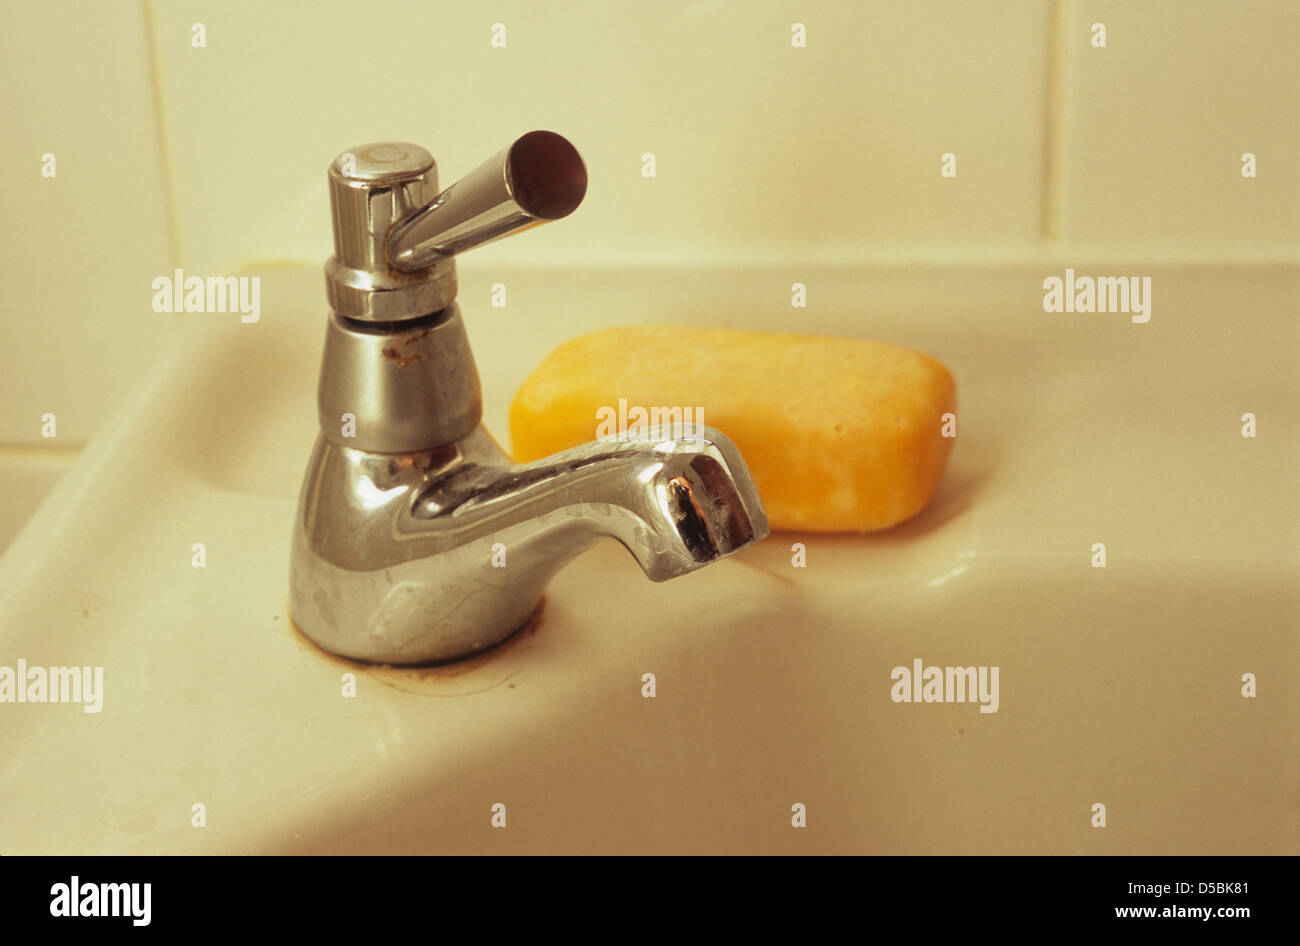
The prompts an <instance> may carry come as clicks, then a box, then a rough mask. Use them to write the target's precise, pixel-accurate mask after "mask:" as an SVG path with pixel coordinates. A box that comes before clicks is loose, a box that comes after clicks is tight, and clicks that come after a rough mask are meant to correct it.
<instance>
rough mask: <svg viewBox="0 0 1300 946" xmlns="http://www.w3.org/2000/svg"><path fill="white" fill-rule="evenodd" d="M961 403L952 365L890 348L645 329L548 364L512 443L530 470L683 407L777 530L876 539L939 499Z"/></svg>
mask: <svg viewBox="0 0 1300 946" xmlns="http://www.w3.org/2000/svg"><path fill="white" fill-rule="evenodd" d="M620 401H623V402H624V403H623V404H622V405H620ZM956 404H957V401H956V388H955V386H954V384H953V379H952V375H951V374H950V373H949V371H948V369H947V368H946V367H944V366H943V365H942V364H941V363H939V362H938V361H935V360H934V359H933V358H929V357H927V356H926V355H922V354H920V353H919V352H915V351H911V350H909V349H906V348H898V347H896V346H894V345H886V344H884V343H882V342H874V341H866V340H863V339H854V338H827V337H824V336H816V335H787V334H776V333H769V332H742V331H733V330H729V329H704V328H686V327H682V326H668V325H645V326H631V327H625V328H613V329H605V330H603V331H599V332H593V333H591V334H590V335H583V336H581V337H580V338H575V339H573V340H572V341H570V342H566V343H565V344H563V345H561V346H560V347H559V348H557V349H555V351H553V352H551V353H550V354H549V355H547V356H546V358H545V360H543V361H542V363H541V364H540V365H539V366H538V367H537V369H536V370H535V371H534V372H533V373H532V375H531V376H530V377H529V378H528V380H527V381H525V382H524V383H523V386H522V387H520V389H519V391H518V392H517V393H516V394H515V398H514V401H513V402H512V403H511V405H510V441H511V444H512V447H513V451H514V457H515V460H516V461H518V462H521V463H522V462H528V461H530V460H537V459H541V458H542V457H545V456H549V455H550V454H552V453H557V452H559V451H561V450H565V449H568V448H569V447H575V446H577V445H579V444H583V443H587V442H588V441H591V440H595V439H598V438H599V437H601V436H609V435H610V434H611V433H616V432H617V427H618V426H620V425H621V424H622V423H623V422H624V421H623V419H624V418H628V420H627V421H626V424H627V426H628V427H633V426H635V421H636V420H637V419H639V417H640V415H639V414H638V411H637V409H638V408H639V409H640V410H641V411H642V412H643V413H644V414H646V415H649V417H650V418H656V417H657V418H658V419H659V420H660V421H664V420H667V419H668V418H669V417H671V418H672V419H673V420H676V419H677V416H678V415H677V414H676V413H670V412H669V411H668V409H670V408H680V409H682V419H683V420H685V421H688V422H695V423H703V424H705V425H707V426H710V427H715V428H717V429H718V430H720V431H722V432H723V433H724V434H726V435H727V436H729V437H730V438H731V439H732V440H733V441H734V442H735V444H736V446H737V447H739V448H740V451H741V453H743V454H744V456H745V461H746V462H747V463H748V464H749V469H750V472H751V473H752V474H753V476H754V482H755V484H756V485H757V486H758V492H759V495H760V496H761V497H762V499H763V505H764V507H765V508H766V510H767V516H768V520H769V522H770V523H771V526H772V528H773V529H795V530H803V531H812V532H871V531H875V530H877V529H887V528H889V527H890V526H892V525H896V524H897V523H900V522H902V521H903V520H904V519H908V518H910V517H912V516H914V515H916V514H917V513H918V512H920V511H921V509H922V508H923V507H924V506H925V504H926V502H927V501H929V499H930V496H931V495H932V494H933V493H934V490H935V487H936V486H937V485H938V483H939V478H940V477H941V476H942V475H943V470H944V466H945V465H946V464H947V462H948V452H949V451H950V450H951V449H952V442H953V435H954V434H955V428H956V424H955V412H956V409H957V408H956ZM687 408H689V409H690V411H691V413H690V414H689V415H687V414H686V409H687ZM696 412H702V417H697V416H696ZM948 413H952V414H953V417H952V418H945V417H944V415H945V414H948ZM611 418H614V419H613V420H612V421H611ZM649 422H650V423H653V422H654V421H653V420H650V421H649ZM946 422H947V429H946V430H945V429H944V428H945V423H946ZM611 428H614V429H611ZM945 433H948V434H949V436H944V434H945Z"/></svg>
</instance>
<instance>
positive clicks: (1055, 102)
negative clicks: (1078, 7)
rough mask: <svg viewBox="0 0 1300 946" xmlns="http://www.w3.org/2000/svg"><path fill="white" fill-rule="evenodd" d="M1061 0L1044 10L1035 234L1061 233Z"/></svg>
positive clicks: (1046, 236) (1057, 235)
mask: <svg viewBox="0 0 1300 946" xmlns="http://www.w3.org/2000/svg"><path fill="white" fill-rule="evenodd" d="M1064 6H1065V0H1051V2H1050V4H1049V6H1048V12H1047V76H1046V82H1045V83H1044V90H1043V193H1042V204H1043V206H1042V219H1041V221H1040V223H1039V236H1041V237H1042V238H1043V239H1045V240H1048V241H1051V242H1055V241H1057V240H1059V239H1060V237H1061V134H1062V132H1061V123H1062V112H1063V110H1064V109H1063V106H1064V90H1063V88H1062V86H1063V80H1062V76H1061V73H1062V71H1063V60H1064V58H1065V47H1066V43H1065V37H1064V35H1063V30H1064V23H1065V19H1066V17H1065V11H1064V9H1063V7H1064Z"/></svg>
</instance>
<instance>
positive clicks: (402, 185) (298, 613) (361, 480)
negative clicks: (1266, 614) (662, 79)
mask: <svg viewBox="0 0 1300 946" xmlns="http://www.w3.org/2000/svg"><path fill="white" fill-rule="evenodd" d="M329 185H330V202H331V206H332V210H333V216H334V251H335V252H334V256H332V257H331V258H330V259H329V261H328V262H327V263H326V265H325V276H326V279H325V286H326V295H327V297H328V299H329V302H330V306H331V308H332V309H333V312H331V314H330V316H329V323H328V326H327V328H326V335H325V352H324V356H323V359H322V363H321V373H320V385H319V388H318V391H317V404H318V408H319V418H320V435H319V436H318V437H317V440H316V447H315V450H314V452H313V454H312V458H311V461H310V463H309V465H308V467H307V473H306V476H305V478H304V480H303V486H302V492H301V495H300V498H299V502H298V512H297V516H296V520H295V523H294V536H293V551H292V556H291V565H290V582H291V598H292V607H293V617H294V620H295V622H296V623H297V625H298V627H299V628H300V629H301V630H302V632H303V633H304V634H306V635H307V636H308V637H309V638H311V639H312V640H313V641H315V642H316V643H317V644H319V645H320V646H321V647H323V648H324V649H326V650H328V651H332V652H333V653H336V654H340V655H342V656H345V657H351V658H354V659H357V660H365V661H374V662H380V663H392V664H410V663H432V662H439V661H446V660H452V659H455V658H458V657H464V656H467V655H469V654H473V653H475V652H477V651H480V650H483V649H485V648H487V647H491V646H492V645H493V644H496V643H498V642H500V641H502V640H504V639H505V638H507V637H509V636H510V635H511V634H512V633H514V632H515V631H516V630H518V629H519V628H520V627H522V626H523V625H525V624H526V623H527V622H528V621H529V619H530V617H531V616H532V614H533V613H534V611H535V610H536V609H537V608H538V606H539V604H540V602H541V598H542V594H543V592H544V591H545V589H546V586H547V584H548V583H549V582H550V580H551V578H552V577H553V576H554V575H555V573H556V572H557V571H559V570H560V569H561V568H563V567H564V566H565V565H566V564H568V563H569V562H570V561H572V560H573V559H574V558H575V557H576V556H577V555H578V554H579V553H581V552H583V551H585V550H586V549H587V548H589V547H590V546H591V545H592V544H593V543H595V542H596V541H598V540H599V539H600V538H602V537H604V536H612V537H613V538H615V539H617V540H618V541H619V542H621V543H622V544H623V545H625V546H626V547H627V548H628V550H629V551H630V552H631V553H632V555H633V556H634V557H635V559H636V561H637V563H638V564H639V565H640V566H641V568H642V570H644V571H645V573H646V576H647V577H649V578H650V579H651V580H653V581H663V580H665V579H668V578H673V577H675V576H678V575H683V574H685V573H687V572H690V571H693V570H695V569H697V568H700V567H702V566H704V565H707V564H708V563H709V562H712V561H716V560H717V559H719V558H721V557H723V556H725V555H729V554H730V553H732V552H734V551H736V550H737V549H740V548H742V547H744V546H746V545H748V544H750V543H752V542H756V541H758V540H759V539H762V538H763V537H764V536H766V535H767V531H768V530H767V517H766V515H765V514H764V512H763V505H762V502H761V501H760V500H759V497H758V493H757V491H756V490H755V488H754V482H753V480H752V478H751V477H750V475H749V470H748V468H747V467H746V466H745V461H744V460H743V458H742V457H741V455H740V453H739V451H737V449H736V447H735V446H734V445H733V444H732V443H731V441H730V440H728V439H727V438H726V437H725V436H723V435H722V434H721V433H719V432H717V431H715V430H712V429H711V428H708V427H703V428H699V429H697V430H695V431H694V432H693V433H683V432H681V431H670V430H659V429H652V430H650V431H648V432H646V433H644V434H641V435H640V436H639V437H638V438H636V439H634V440H631V441H619V442H593V443H590V444H587V445H586V446H581V447H577V448H576V449H573V450H567V451H565V452H563V453H559V454H556V455H554V456H552V457H549V458H547V459H545V460H541V461H538V462H536V463H528V464H522V465H514V464H512V463H511V461H510V458H509V457H508V456H506V454H505V453H504V452H503V451H502V450H501V448H500V447H499V446H497V444H496V442H495V441H493V439H492V437H491V436H490V435H489V434H488V433H487V431H486V430H484V429H483V427H482V425H481V424H480V420H481V417H482V397H481V392H480V388H479V379H478V370H477V368H476V367H475V363H474V356H473V355H472V354H471V353H470V349H469V342H468V339H467V337H466V334H465V327H464V324H463V323H462V322H461V315H460V307H459V306H458V305H457V304H456V269H455V262H454V259H453V257H454V255H455V254H456V253H459V252H462V251H464V250H467V249H470V248H472V247H475V246H478V245H479V244H482V243H486V242H488V241H489V240H494V239H497V238H499V237H503V236H506V235H508V234H511V233H516V232H518V231H520V230H523V229H526V228H528V227H532V226H536V225H538V224H540V223H544V222H546V221H548V220H558V219H560V218H561V217H565V216H567V215H568V214H570V213H571V212H573V210H574V209H576V208H577V206H578V204H579V203H581V201H582V198H583V196H584V195H585V194H586V190H587V170H586V167H585V165H584V164H583V162H582V158H581V157H580V156H579V155H578V152H577V151H576V150H575V149H574V147H573V145H571V144H570V143H569V142H568V141H566V140H565V139H564V138H562V137H560V136H559V135H557V134H554V133H552V132H547V131H534V132H530V133H529V134H526V135H524V136H523V137H521V138H519V139H518V140H516V141H515V142H514V143H513V144H511V145H510V146H509V147H508V148H506V149H505V150H504V151H502V152H500V153H499V154H497V155H496V156H495V157H493V158H491V159H489V160H488V161H486V162H485V163H484V164H482V165H480V166H479V167H478V168H477V169H476V170H474V171H473V172H471V173H470V174H469V175H467V176H466V177H465V178H464V179H463V180H461V181H459V182H458V183H456V184H453V185H452V186H450V187H448V188H447V189H446V190H444V191H442V192H439V191H438V187H437V168H436V165H435V163H434V160H433V157H432V156H431V155H430V154H429V153H428V152H427V151H425V150H424V149H423V148H420V147H418V146H416V145H410V144H399V143H381V144H370V145H364V146H362V147H359V148H355V149H353V150H351V151H347V152H344V153H343V154H341V155H339V156H338V158H336V159H335V160H334V162H333V164H332V165H331V166H330V169H329ZM593 424H594V418H593Z"/></svg>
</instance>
